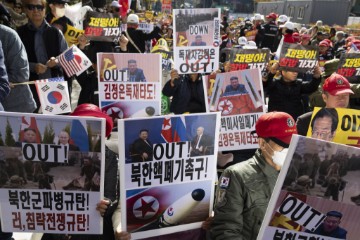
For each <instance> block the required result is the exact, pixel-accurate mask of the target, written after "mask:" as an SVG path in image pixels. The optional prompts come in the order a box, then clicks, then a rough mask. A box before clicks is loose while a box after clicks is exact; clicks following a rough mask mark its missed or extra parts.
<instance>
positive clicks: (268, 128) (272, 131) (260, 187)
mask: <svg viewBox="0 0 360 240" xmlns="http://www.w3.org/2000/svg"><path fill="white" fill-rule="evenodd" d="M255 130H256V133H257V135H258V139H259V149H258V150H257V151H256V153H255V155H254V156H253V157H252V158H251V159H249V160H247V161H244V162H241V163H238V164H235V165H232V166H230V167H228V168H227V169H225V170H224V172H223V174H222V175H221V177H220V180H219V187H218V189H217V192H216V200H215V208H214V218H213V219H212V223H211V226H210V235H211V239H214V240H217V239H239V238H240V239H247V240H254V239H256V237H257V235H258V232H259V230H260V226H261V223H262V220H263V218H264V216H265V212H266V208H267V205H268V203H269V199H270V197H271V193H272V191H273V188H274V186H275V183H276V180H277V177H278V175H279V171H280V169H281V167H282V166H283V164H284V161H285V157H286V154H287V150H288V147H289V144H290V141H291V137H292V134H296V133H297V131H296V127H295V121H294V119H293V118H292V117H291V116H290V115H289V114H287V113H284V112H269V113H265V114H263V115H262V116H261V117H260V118H259V119H258V120H257V122H256V124H255Z"/></svg>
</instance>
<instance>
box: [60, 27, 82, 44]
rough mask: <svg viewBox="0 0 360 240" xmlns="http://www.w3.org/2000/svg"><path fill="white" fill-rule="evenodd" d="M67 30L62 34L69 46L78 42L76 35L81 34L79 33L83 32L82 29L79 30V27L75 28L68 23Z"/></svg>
mask: <svg viewBox="0 0 360 240" xmlns="http://www.w3.org/2000/svg"><path fill="white" fill-rule="evenodd" d="M66 27H67V30H66V32H65V34H64V37H65V40H66V42H67V44H68V45H69V46H71V45H73V44H75V45H76V44H78V43H79V42H78V37H79V36H80V35H81V34H84V30H80V29H77V28H75V27H73V26H70V25H69V24H67V26H66Z"/></svg>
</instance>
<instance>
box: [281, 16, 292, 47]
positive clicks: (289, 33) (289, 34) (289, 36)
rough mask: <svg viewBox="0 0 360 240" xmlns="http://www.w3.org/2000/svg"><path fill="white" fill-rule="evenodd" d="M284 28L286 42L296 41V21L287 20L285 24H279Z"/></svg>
mask: <svg viewBox="0 0 360 240" xmlns="http://www.w3.org/2000/svg"><path fill="white" fill-rule="evenodd" d="M279 27H280V28H281V29H282V33H283V35H284V43H295V40H294V37H293V33H294V27H295V26H294V23H293V22H290V21H288V22H286V23H285V24H283V25H280V26H279Z"/></svg>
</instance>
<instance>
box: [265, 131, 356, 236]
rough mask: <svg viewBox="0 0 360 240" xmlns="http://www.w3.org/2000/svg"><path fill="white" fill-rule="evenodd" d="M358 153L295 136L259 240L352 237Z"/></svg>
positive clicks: (351, 148) (353, 231)
mask: <svg viewBox="0 0 360 240" xmlns="http://www.w3.org/2000/svg"><path fill="white" fill-rule="evenodd" d="M359 160H360V149H359V148H354V147H351V146H346V145H341V144H337V143H332V142H328V141H322V140H319V139H313V138H306V137H303V136H298V135H293V138H292V140H291V144H290V147H289V151H288V155H287V156H286V161H285V164H284V166H283V167H282V169H281V172H280V175H279V177H278V181H277V183H276V186H275V188H274V192H273V194H272V197H271V200H270V202H269V206H268V209H267V212H266V216H265V218H264V221H263V224H262V227H261V231H260V234H259V238H258V239H268V238H269V236H271V238H276V237H277V238H279V237H281V236H285V235H286V236H292V237H297V238H299V239H300V237H303V238H309V237H316V238H319V239H326V240H330V239H354V238H356V236H358V235H359V233H360V231H359V228H358V227H357V225H356V223H355V222H356V221H355V222H354V219H357V218H358V217H359V216H360V210H359V207H358V205H360V202H359V200H358V199H360V197H359V196H360V188H359V187H358V181H357V179H358V177H359V176H360V172H359V170H360V168H359V166H360V165H359Z"/></svg>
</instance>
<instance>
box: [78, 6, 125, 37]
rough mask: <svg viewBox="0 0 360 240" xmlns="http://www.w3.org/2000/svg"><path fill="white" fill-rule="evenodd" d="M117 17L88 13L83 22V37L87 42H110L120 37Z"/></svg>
mask: <svg viewBox="0 0 360 240" xmlns="http://www.w3.org/2000/svg"><path fill="white" fill-rule="evenodd" d="M119 27H120V18H119V15H116V14H112V13H101V12H94V11H89V12H87V13H86V17H85V20H84V31H85V35H86V37H87V38H88V39H89V40H93V41H105V42H112V41H114V39H115V38H117V37H119V36H120V35H121V32H120V28H119Z"/></svg>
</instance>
